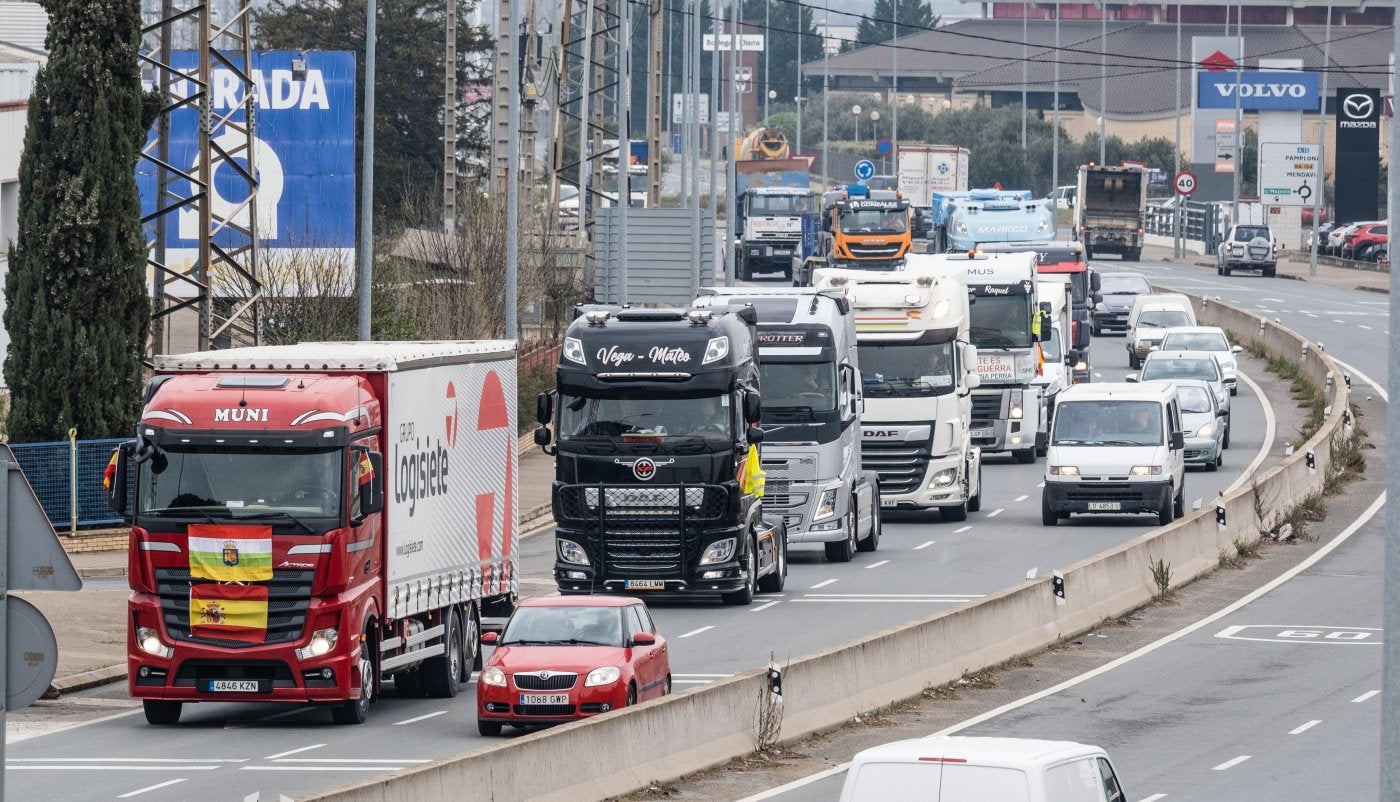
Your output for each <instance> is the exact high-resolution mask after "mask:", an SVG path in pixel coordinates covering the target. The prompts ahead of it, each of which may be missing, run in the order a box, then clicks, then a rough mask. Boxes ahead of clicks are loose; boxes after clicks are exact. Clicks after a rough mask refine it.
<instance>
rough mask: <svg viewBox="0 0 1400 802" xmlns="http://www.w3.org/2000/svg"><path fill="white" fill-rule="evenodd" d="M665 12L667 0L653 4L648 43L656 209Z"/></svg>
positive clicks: (651, 182)
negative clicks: (649, 47) (649, 44)
mask: <svg viewBox="0 0 1400 802" xmlns="http://www.w3.org/2000/svg"><path fill="white" fill-rule="evenodd" d="M532 2H533V0H532ZM623 5H627V4H626V3H624V4H623ZM664 8H665V5H664V3H663V0H651V9H650V11H651V33H650V35H649V39H648V41H649V42H650V43H651V51H650V56H651V57H650V58H649V59H648V61H649V62H650V69H649V70H648V75H647V88H648V89H649V90H650V91H648V92H647V206H650V207H651V208H653V209H655V208H656V207H658V206H660V205H661V114H662V109H663V108H665V107H664V106H663V105H662V98H661V88H662V85H663V79H662V69H661V66H662V59H661V55H662V53H663V52H665V50H666V48H665V44H666V43H665V41H664V37H663V33H662V31H663V28H664V27H665V26H663V25H662V24H661V23H662V22H663V21H664V19H665V16H664V15H663V14H662V13H661V12H662V10H663V9H664Z"/></svg>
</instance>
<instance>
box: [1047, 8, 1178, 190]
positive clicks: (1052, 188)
mask: <svg viewBox="0 0 1400 802" xmlns="http://www.w3.org/2000/svg"><path fill="white" fill-rule="evenodd" d="M1030 8H1031V7H1030V3H1022V4H1021V150H1025V149H1026V118H1027V117H1029V116H1030V113H1031V112H1030V107H1029V106H1028V105H1027V102H1028V98H1027V95H1026V92H1027V85H1028V84H1029V83H1030V80H1031V74H1030V69H1031V67H1030V55H1029V48H1030V41H1029V39H1030V23H1029V22H1028V21H1027V19H1028V18H1029V16H1030ZM1178 105H1179V104H1178ZM1050 189H1051V190H1052V191H1053V190H1054V189H1055V188H1054V187H1051V188H1050Z"/></svg>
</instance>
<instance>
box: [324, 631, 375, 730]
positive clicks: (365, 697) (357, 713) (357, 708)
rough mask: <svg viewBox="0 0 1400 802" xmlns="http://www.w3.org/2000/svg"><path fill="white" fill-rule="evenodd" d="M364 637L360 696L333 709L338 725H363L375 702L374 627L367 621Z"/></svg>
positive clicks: (361, 653) (332, 714)
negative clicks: (371, 705) (370, 707)
mask: <svg viewBox="0 0 1400 802" xmlns="http://www.w3.org/2000/svg"><path fill="white" fill-rule="evenodd" d="M363 631H364V637H363V639H362V641H361V643H360V666H359V670H360V695H359V696H358V697H357V698H354V699H347V700H346V701H344V702H340V703H338V704H336V706H335V707H332V708H331V718H332V719H334V720H335V723H337V724H363V723H365V720H366V719H368V718H369V706H370V703H371V702H373V701H374V682H375V679H376V676H377V670H376V669H375V667H374V666H375V661H374V649H375V643H376V641H375V637H374V627H373V625H372V624H371V622H369V621H366V622H365V627H364V630H363Z"/></svg>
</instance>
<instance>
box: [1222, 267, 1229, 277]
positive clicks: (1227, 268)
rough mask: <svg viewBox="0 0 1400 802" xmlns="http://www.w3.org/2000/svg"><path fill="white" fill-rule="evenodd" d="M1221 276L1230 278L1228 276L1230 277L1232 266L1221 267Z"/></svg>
mask: <svg viewBox="0 0 1400 802" xmlns="http://www.w3.org/2000/svg"><path fill="white" fill-rule="evenodd" d="M1220 275H1222V276H1228V275H1230V266H1229V265H1224V266H1223V267H1221V268H1220Z"/></svg>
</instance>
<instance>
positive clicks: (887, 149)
mask: <svg viewBox="0 0 1400 802" xmlns="http://www.w3.org/2000/svg"><path fill="white" fill-rule="evenodd" d="M875 152H876V153H878V154H880V155H881V156H888V155H890V154H891V153H893V152H894V143H893V142H891V141H890V138H889V137H887V136H882V137H880V138H879V139H877V140H875Z"/></svg>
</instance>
